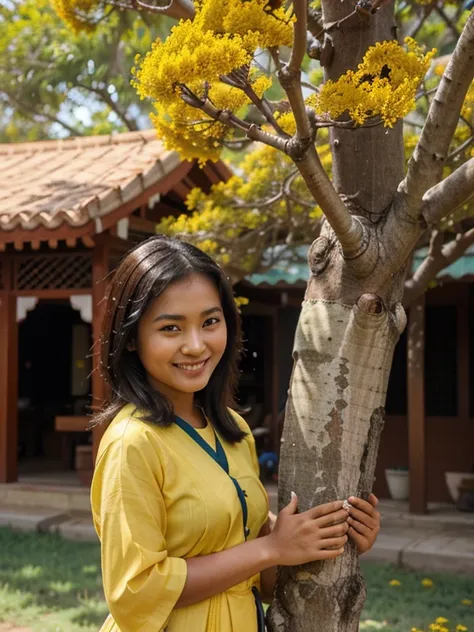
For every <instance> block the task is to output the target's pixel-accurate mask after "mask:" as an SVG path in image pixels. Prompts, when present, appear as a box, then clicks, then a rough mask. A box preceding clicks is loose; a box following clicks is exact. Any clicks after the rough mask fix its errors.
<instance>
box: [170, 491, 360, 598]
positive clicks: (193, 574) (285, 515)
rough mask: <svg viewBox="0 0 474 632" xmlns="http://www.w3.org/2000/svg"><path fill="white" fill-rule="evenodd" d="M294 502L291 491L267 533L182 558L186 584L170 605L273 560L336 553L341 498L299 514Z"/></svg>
mask: <svg viewBox="0 0 474 632" xmlns="http://www.w3.org/2000/svg"><path fill="white" fill-rule="evenodd" d="M297 506H298V500H297V498H296V496H294V497H293V498H292V500H291V502H290V504H289V505H288V506H287V507H285V508H284V509H282V510H281V511H280V513H279V514H278V519H277V521H276V524H275V528H274V529H273V531H272V532H271V533H270V534H269V535H265V536H263V537H260V538H257V539H255V540H251V541H250V542H244V543H243V544H239V545H237V546H235V547H233V548H231V549H226V550H225V551H221V552H219V553H212V554H211V555H204V556H201V557H195V558H190V559H187V560H186V564H187V578H186V583H185V585H184V589H183V591H182V593H181V596H180V597H179V599H178V601H177V603H176V606H175V607H176V608H183V607H184V606H190V605H192V604H194V603H197V602H199V601H204V600H205V599H209V597H212V596H214V595H217V594H219V593H222V592H224V591H225V590H228V589H229V588H231V587H232V586H235V585H236V584H240V583H241V582H243V581H245V580H247V579H250V577H252V576H253V575H257V574H258V573H260V572H262V571H265V570H266V569H271V568H272V567H276V566H277V565H281V566H296V565H299V564H305V563H306V562H309V561H315V560H328V559H334V558H336V557H338V556H339V555H341V554H342V552H343V551H344V548H343V547H344V544H345V543H346V542H347V535H346V533H347V529H348V525H347V522H346V518H347V512H346V511H345V510H344V509H342V501H336V502H333V503H327V504H326V505H320V506H319V507H314V508H313V509H309V510H308V511H305V512H303V513H301V514H297V513H295V512H296V510H297ZM333 547H337V548H336V549H333ZM329 549H332V550H329Z"/></svg>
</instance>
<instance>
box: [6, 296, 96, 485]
mask: <svg viewBox="0 0 474 632" xmlns="http://www.w3.org/2000/svg"><path fill="white" fill-rule="evenodd" d="M78 341H79V344H78ZM90 347H91V327H90V325H88V324H86V323H84V322H83V321H82V320H81V316H80V314H79V312H78V311H76V310H74V309H73V308H72V307H71V305H70V303H69V301H67V300H64V301H54V302H53V301H46V300H45V301H40V302H39V303H38V305H37V306H36V308H35V309H34V310H32V311H31V312H29V313H28V314H27V317H26V318H25V320H24V321H23V322H21V323H20V325H19V385H18V387H19V412H18V420H19V428H18V430H19V432H18V452H19V467H20V473H22V472H23V473H25V472H26V473H29V472H34V471H44V470H55V469H60V468H62V467H64V442H63V441H62V439H63V437H62V436H61V434H62V433H58V432H56V431H55V417H56V416H58V415H84V414H87V412H88V408H89V405H90V376H89V373H90V370H89V366H90V360H89V359H88V357H87V356H88V355H89V350H90ZM81 375H82V379H79V380H78V376H79V378H80V377H81ZM81 434H82V433H81ZM83 434H84V436H76V437H74V439H75V440H76V442H77V441H79V442H82V441H84V440H85V441H87V435H88V433H83ZM71 439H72V437H71ZM71 449H72V445H71ZM70 465H71V467H72V454H71V464H70Z"/></svg>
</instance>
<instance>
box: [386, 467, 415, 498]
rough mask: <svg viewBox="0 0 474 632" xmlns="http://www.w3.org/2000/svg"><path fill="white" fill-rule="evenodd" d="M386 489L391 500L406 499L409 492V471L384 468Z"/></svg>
mask: <svg viewBox="0 0 474 632" xmlns="http://www.w3.org/2000/svg"><path fill="white" fill-rule="evenodd" d="M385 478H386V479H387V485H388V491H389V492H390V496H391V497H392V498H393V500H408V496H409V494H410V473H409V471H408V470H396V469H387V470H385Z"/></svg>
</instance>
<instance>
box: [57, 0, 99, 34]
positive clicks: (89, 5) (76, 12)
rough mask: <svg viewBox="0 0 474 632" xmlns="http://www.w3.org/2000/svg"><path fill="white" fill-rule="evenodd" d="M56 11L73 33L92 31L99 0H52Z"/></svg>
mask: <svg viewBox="0 0 474 632" xmlns="http://www.w3.org/2000/svg"><path fill="white" fill-rule="evenodd" d="M52 2H53V7H54V9H55V11H56V13H57V14H58V15H59V17H61V18H62V19H63V20H64V21H65V22H66V24H69V26H70V27H71V28H72V30H73V31H74V32H75V33H78V32H79V31H92V30H93V29H94V16H95V14H97V12H98V9H99V7H100V6H101V4H102V3H101V0H52Z"/></svg>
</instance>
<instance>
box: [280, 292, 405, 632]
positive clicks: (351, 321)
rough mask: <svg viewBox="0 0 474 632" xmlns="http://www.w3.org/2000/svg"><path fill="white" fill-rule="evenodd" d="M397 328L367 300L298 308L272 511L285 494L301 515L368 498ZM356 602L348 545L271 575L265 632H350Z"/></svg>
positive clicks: (398, 322)
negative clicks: (329, 557) (337, 554)
mask: <svg viewBox="0 0 474 632" xmlns="http://www.w3.org/2000/svg"><path fill="white" fill-rule="evenodd" d="M404 326H405V314H404V311H403V308H402V307H401V305H399V304H397V305H395V307H394V309H393V310H392V311H390V310H387V309H386V308H385V307H384V305H383V303H382V301H381V300H380V299H379V298H378V297H377V296H375V295H372V294H366V295H363V296H361V298H360V299H359V301H358V304H356V305H353V306H350V305H343V304H341V303H336V302H329V301H323V300H307V301H305V303H304V304H303V309H302V313H301V317H300V321H299V324H298V329H297V332H296V339H295V347H294V361H295V364H294V370H293V374H292V378H291V386H290V394H289V400H288V405H287V409H286V417H285V427H284V433H283V439H282V450H281V467H280V479H279V480H280V483H279V505H280V507H281V506H284V505H286V504H287V503H288V502H289V498H290V492H291V491H295V492H296V494H297V495H298V499H299V509H300V510H301V511H304V510H306V509H309V508H310V507H314V506H315V505H318V504H321V503H324V502H328V501H330V500H334V499H344V498H347V497H348V496H350V495H357V496H360V497H363V498H367V497H368V495H369V493H370V491H371V490H372V485H373V477H374V470H375V463H376V456H377V450H378V444H379V439H380V435H381V432H382V428H383V423H384V409H383V407H384V402H385V394H386V389H387V384H388V377H389V374H390V367H391V362H392V355H393V349H394V346H395V344H396V342H397V340H398V337H399V333H400V331H401V330H402V329H403V328H404ZM364 599H365V588H364V582H363V580H362V578H361V576H360V573H359V568H358V554H357V552H356V551H355V548H354V547H353V546H352V545H348V546H347V547H346V553H345V554H344V556H342V557H341V558H338V559H337V560H335V561H329V562H324V563H315V564H308V565H305V566H300V567H294V568H281V569H279V575H278V587H277V591H276V595H275V599H274V602H273V605H272V607H271V609H270V614H269V617H268V620H269V621H268V623H269V630H270V631H271V632H290V631H291V632H293V631H295V632H296V631H298V632H315V631H316V630H317V631H318V632H319V631H322V630H324V632H356V630H358V629H359V617H360V612H361V609H362V606H363V603H364ZM315 621H317V626H316V627H315Z"/></svg>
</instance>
